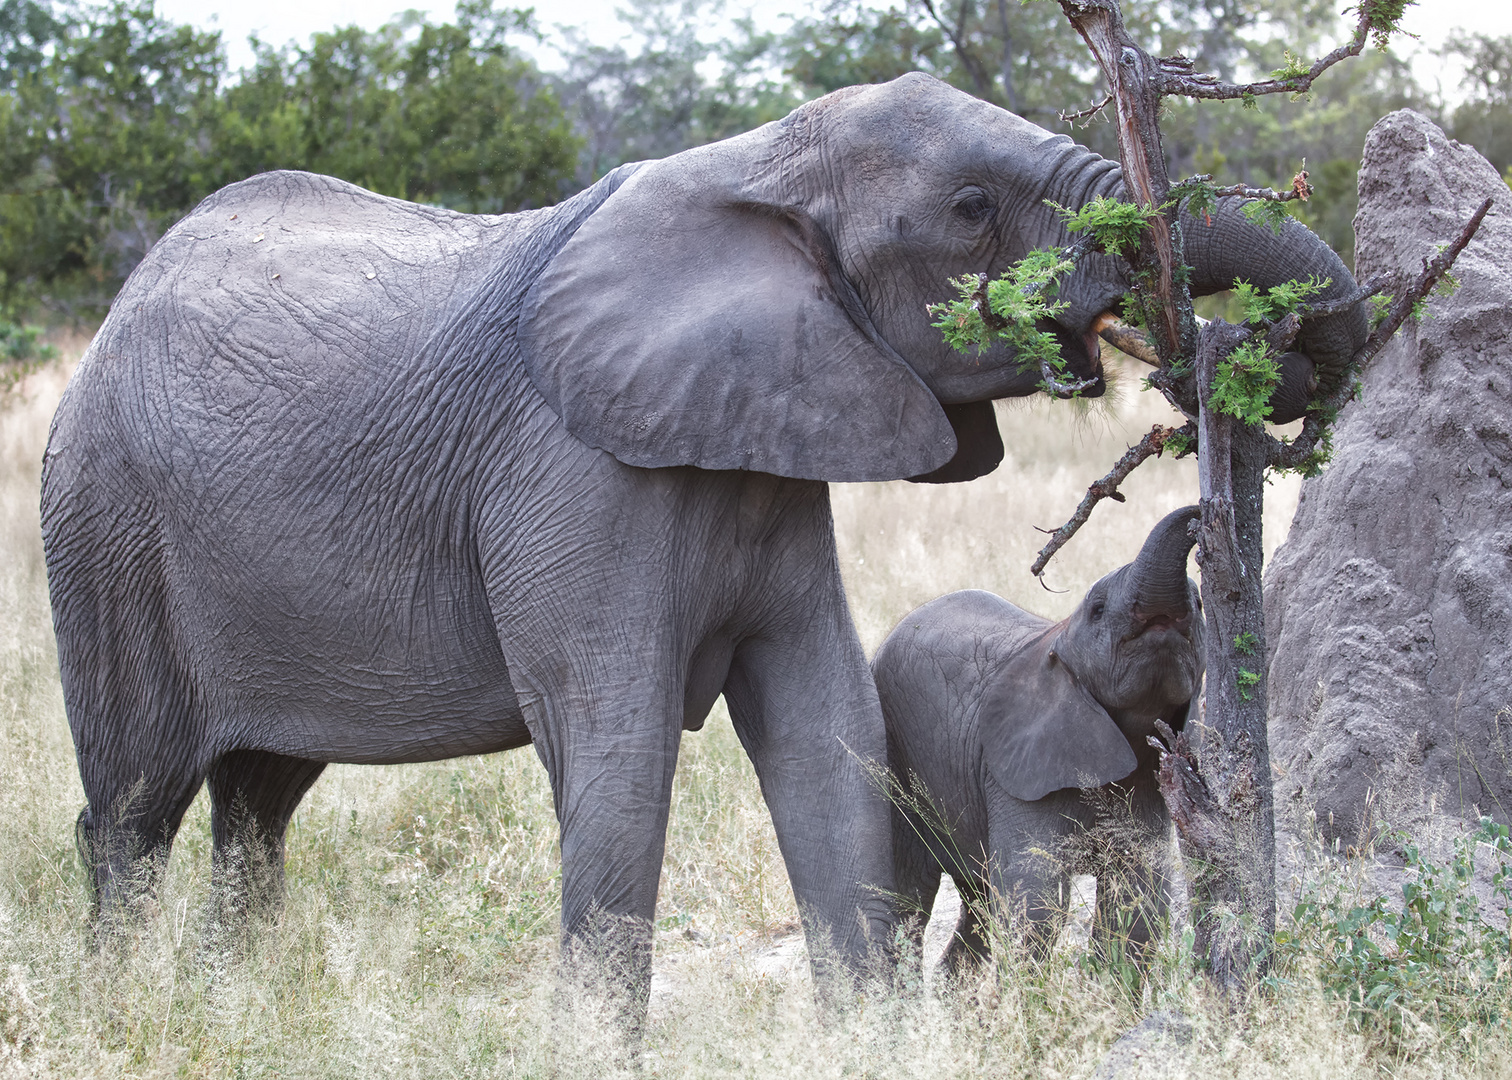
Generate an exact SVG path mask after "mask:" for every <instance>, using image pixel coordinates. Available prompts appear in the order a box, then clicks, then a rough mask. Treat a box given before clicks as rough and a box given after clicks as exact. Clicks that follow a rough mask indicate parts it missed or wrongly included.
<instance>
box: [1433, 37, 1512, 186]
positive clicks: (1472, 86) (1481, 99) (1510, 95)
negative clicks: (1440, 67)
mask: <svg viewBox="0 0 1512 1080" xmlns="http://www.w3.org/2000/svg"><path fill="white" fill-rule="evenodd" d="M1443 51H1444V53H1445V54H1446V55H1449V56H1459V57H1460V58H1462V59H1463V60H1464V62H1465V67H1466V72H1465V88H1467V89H1468V90H1469V92H1470V96H1469V100H1467V101H1466V102H1465V103H1464V104H1463V105H1461V106H1460V107H1459V108H1457V109H1455V110H1454V113H1453V115H1452V117H1451V122H1450V123H1449V124H1448V125H1446V126H1447V127H1448V128H1449V133H1450V134H1451V135H1453V136H1454V137H1455V138H1456V139H1458V140H1459V141H1460V142H1466V143H1469V144H1470V145H1471V146H1474V147H1475V148H1476V149H1477V150H1479V151H1480V152H1481V153H1482V154H1484V155H1485V156H1486V159H1487V160H1488V161H1490V162H1491V164H1492V165H1495V166H1496V169H1497V171H1498V172H1500V173H1501V174H1502V175H1503V176H1505V177H1507V180H1508V182H1509V183H1512V36H1509V37H1502V38H1491V37H1487V36H1486V35H1485V34H1465V33H1455V34H1453V35H1451V36H1450V38H1449V40H1448V41H1447V42H1446V43H1445V45H1444V50H1443Z"/></svg>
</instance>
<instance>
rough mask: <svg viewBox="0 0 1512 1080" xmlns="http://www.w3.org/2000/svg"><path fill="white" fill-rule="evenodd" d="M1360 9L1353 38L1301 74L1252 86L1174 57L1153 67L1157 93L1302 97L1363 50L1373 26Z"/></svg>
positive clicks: (1245, 96) (1206, 96)
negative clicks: (1205, 72) (1327, 73)
mask: <svg viewBox="0 0 1512 1080" xmlns="http://www.w3.org/2000/svg"><path fill="white" fill-rule="evenodd" d="M1360 6H1361V9H1362V10H1361V11H1360V19H1359V21H1358V22H1357V23H1356V24H1355V34H1354V37H1353V38H1351V39H1350V40H1349V41H1348V42H1347V43H1346V44H1343V45H1340V46H1339V47H1338V48H1337V49H1335V50H1334V51H1333V52H1331V53H1329V54H1328V55H1327V56H1325V57H1323V58H1322V59H1321V60H1319V61H1318V62H1317V63H1315V64H1313V66H1312V67H1310V68H1308V69H1307V73H1306V74H1304V75H1298V76H1297V77H1295V78H1291V79H1265V80H1263V81H1261V82H1253V83H1230V82H1223V81H1222V80H1221V79H1219V78H1218V77H1217V76H1216V75H1203V74H1194V73H1193V71H1192V62H1191V61H1190V60H1188V59H1187V58H1186V57H1184V56H1173V57H1167V58H1164V59H1162V60H1160V61H1159V62H1158V63H1157V65H1156V72H1157V78H1158V79H1159V82H1160V92H1161V93H1162V94H1180V95H1182V96H1184V97H1194V98H1209V99H1219V100H1223V99H1232V98H1252V97H1260V96H1262V95H1264V94H1288V93H1289V94H1305V93H1307V91H1309V90H1311V89H1312V84H1313V82H1314V80H1316V79H1317V78H1318V76H1319V75H1322V74H1323V73H1324V72H1325V71H1327V70H1328V69H1329V68H1331V67H1333V66H1334V65H1335V64H1337V63H1338V62H1339V61H1341V60H1343V59H1345V58H1347V57H1350V56H1359V55H1360V53H1361V51H1362V50H1363V49H1364V48H1365V42H1366V40H1367V38H1368V37H1369V36H1370V31H1371V29H1372V26H1371V21H1370V15H1369V13H1367V12H1366V11H1364V10H1363V9H1364V5H1363V4H1362V5H1360Z"/></svg>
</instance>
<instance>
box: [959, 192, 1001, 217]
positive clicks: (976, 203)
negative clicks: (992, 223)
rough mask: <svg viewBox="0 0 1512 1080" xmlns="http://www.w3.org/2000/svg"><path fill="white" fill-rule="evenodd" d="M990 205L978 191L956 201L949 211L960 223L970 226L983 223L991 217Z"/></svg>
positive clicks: (985, 197)
mask: <svg viewBox="0 0 1512 1080" xmlns="http://www.w3.org/2000/svg"><path fill="white" fill-rule="evenodd" d="M992 209H993V207H992V203H990V202H988V201H987V196H986V195H984V194H982V193H981V192H980V191H972V192H968V193H967V194H965V195H963V196H962V197H961V198H959V199H957V200H956V203H955V205H954V206H952V207H951V210H952V211H953V212H954V213H955V216H956V217H958V218H960V219H961V220H962V221H969V222H971V223H972V224H976V223H978V222H981V221H984V220H986V219H987V218H989V217H991V216H992Z"/></svg>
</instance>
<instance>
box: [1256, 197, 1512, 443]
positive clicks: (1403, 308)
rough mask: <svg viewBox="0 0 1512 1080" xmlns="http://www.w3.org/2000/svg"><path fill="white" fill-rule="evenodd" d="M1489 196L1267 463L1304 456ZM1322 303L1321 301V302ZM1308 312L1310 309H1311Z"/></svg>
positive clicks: (1443, 270) (1434, 280) (1438, 277)
mask: <svg viewBox="0 0 1512 1080" xmlns="http://www.w3.org/2000/svg"><path fill="white" fill-rule="evenodd" d="M1491 203H1492V200H1491V198H1490V197H1489V196H1488V197H1487V198H1486V200H1485V201H1484V202H1483V203H1481V204H1480V208H1479V209H1478V210H1476V211H1475V213H1474V214H1472V215H1471V217H1470V220H1469V221H1467V222H1465V227H1464V228H1463V229H1461V230H1460V234H1459V235H1458V236H1457V237H1455V238H1454V242H1453V243H1452V244H1450V245H1449V246H1448V247H1446V248H1445V249H1444V250H1443V251H1441V252H1439V253H1438V254H1437V255H1435V256H1434V257H1433V258H1431V259H1429V258H1424V259H1423V270H1422V272H1421V273H1420V274H1418V276H1417V280H1416V281H1414V282H1413V283H1412V286H1411V288H1409V289H1407V290H1406V291H1405V292H1404V293H1403V294H1402V295H1401V296H1398V297H1397V298H1396V300H1395V301H1393V302H1392V305H1391V309H1390V311H1388V312H1387V314H1386V318H1385V319H1383V320H1382V321H1381V324H1380V325H1379V326H1377V327H1376V328H1375V330H1374V332H1372V333H1371V335H1370V337H1369V338H1367V339H1366V341H1365V344H1364V345H1362V346H1360V349H1359V351H1358V352H1356V353H1355V354H1354V356H1353V357H1352V358H1351V359H1350V361H1349V364H1348V366H1347V367H1346V369H1345V371H1346V377H1345V378H1343V379H1341V380H1340V382H1339V385H1338V386H1337V387H1336V388H1335V389H1334V391H1333V393H1331V394H1329V395H1328V397H1326V398H1325V399H1324V400H1323V402H1322V403H1321V404H1320V405H1319V406H1317V407H1316V408H1314V409H1312V410H1311V411H1309V412H1308V414H1307V419H1306V420H1304V421H1303V423H1302V432H1301V434H1299V435H1298V436H1297V437H1296V439H1294V440H1293V441H1292V442H1290V443H1279V442H1278V443H1276V444H1275V445H1274V446H1272V447H1271V453H1270V455H1269V460H1268V464H1269V465H1270V466H1271V467H1272V468H1278V469H1295V468H1297V467H1298V466H1300V465H1301V464H1302V463H1303V462H1304V461H1306V460H1307V458H1308V456H1309V455H1310V454H1311V453H1312V452H1313V450H1314V449H1315V448H1316V447H1317V445H1318V440H1319V439H1320V438H1321V437H1322V434H1323V431H1324V429H1325V428H1326V427H1327V425H1328V422H1329V420H1330V419H1331V418H1332V417H1334V416H1336V415H1338V412H1339V410H1340V409H1342V408H1343V407H1344V406H1345V405H1346V404H1348V403H1349V400H1350V398H1352V397H1354V394H1355V378H1354V377H1355V376H1357V375H1359V374H1361V373H1362V372H1363V371H1364V370H1365V368H1366V367H1367V366H1368V365H1369V363H1370V362H1371V361H1372V360H1374V359H1375V357H1376V355H1377V354H1378V353H1379V352H1380V351H1381V350H1382V349H1383V348H1385V347H1386V343H1387V342H1388V341H1390V340H1391V338H1392V335H1394V334H1395V333H1396V332H1397V330H1398V329H1399V328H1400V327H1401V325H1402V323H1404V322H1406V321H1407V318H1408V316H1410V315H1411V314H1412V312H1413V309H1414V308H1416V307H1417V305H1418V304H1419V303H1420V302H1421V301H1422V299H1423V298H1424V297H1425V296H1427V295H1428V294H1429V293H1430V292H1432V291H1433V290H1434V288H1435V287H1436V286H1437V285H1438V283H1439V282H1440V281H1442V280H1443V278H1444V275H1446V274H1447V273H1449V271H1450V269H1451V268H1452V267H1453V266H1454V260H1455V259H1457V258H1459V254H1460V252H1462V251H1464V250H1465V247H1466V245H1468V244H1469V243H1470V241H1471V240H1472V239H1474V237H1475V234H1476V231H1477V230H1478V229H1480V226H1481V222H1482V221H1483V220H1485V217H1486V213H1487V212H1488V211H1489V210H1490V209H1491ZM1383 287H1384V286H1383V284H1381V283H1379V282H1371V284H1370V291H1369V292H1366V293H1364V294H1363V295H1365V296H1370V295H1374V294H1375V293H1378V292H1380V291H1381V289H1382V288H1383ZM1320 306H1324V305H1320ZM1310 314H1311V313H1310Z"/></svg>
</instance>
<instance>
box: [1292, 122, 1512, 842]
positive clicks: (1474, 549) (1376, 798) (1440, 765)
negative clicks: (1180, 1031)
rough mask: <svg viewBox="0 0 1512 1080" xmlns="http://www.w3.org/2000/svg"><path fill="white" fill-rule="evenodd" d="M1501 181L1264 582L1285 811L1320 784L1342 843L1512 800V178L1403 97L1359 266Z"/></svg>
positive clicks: (1387, 257) (1310, 486)
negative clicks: (1426, 812) (1428, 814)
mask: <svg viewBox="0 0 1512 1080" xmlns="http://www.w3.org/2000/svg"><path fill="white" fill-rule="evenodd" d="M1487 195H1490V196H1492V197H1493V198H1494V199H1495V200H1496V201H1495V203H1494V204H1493V206H1492V209H1491V212H1490V213H1489V214H1488V215H1487V216H1486V219H1485V222H1484V223H1483V224H1482V226H1481V230H1480V233H1479V234H1478V235H1477V237H1476V239H1475V240H1474V241H1473V242H1472V243H1471V244H1470V246H1469V247H1468V248H1467V249H1466V250H1465V251H1464V253H1463V254H1461V256H1460V258H1459V261H1458V263H1457V264H1456V267H1455V274H1456V276H1457V277H1458V278H1459V279H1460V281H1461V282H1462V283H1463V284H1462V285H1461V287H1460V289H1459V291H1458V292H1456V293H1455V294H1454V295H1453V296H1452V297H1449V298H1435V299H1434V300H1432V301H1431V303H1430V305H1429V312H1430V317H1429V318H1427V319H1425V320H1424V321H1422V322H1421V323H1418V324H1417V325H1414V324H1412V323H1410V322H1409V323H1408V324H1407V325H1406V326H1404V327H1403V329H1402V330H1401V331H1400V332H1399V333H1398V335H1397V337H1396V339H1395V340H1394V341H1393V342H1392V343H1391V345H1389V346H1388V347H1387V348H1386V350H1385V351H1384V352H1382V354H1381V355H1380V356H1379V357H1378V358H1377V359H1376V361H1375V363H1374V364H1373V365H1372V366H1371V367H1370V369H1369V370H1368V371H1367V372H1366V374H1365V376H1364V381H1363V390H1362V393H1361V396H1360V398H1359V400H1357V401H1355V402H1354V403H1353V404H1351V405H1350V406H1349V407H1348V408H1347V409H1346V410H1345V411H1344V414H1343V417H1342V419H1341V421H1340V423H1339V425H1338V430H1337V434H1336V436H1335V448H1336V453H1335V458H1334V463H1333V464H1332V465H1331V466H1330V467H1329V468H1328V469H1327V471H1325V472H1324V473H1323V475H1322V476H1320V477H1318V478H1316V479H1313V480H1309V481H1307V482H1306V483H1304V484H1303V486H1302V500H1301V504H1300V505H1299V506H1298V508H1297V515H1296V518H1295V519H1294V520H1293V523H1292V530H1291V534H1290V537H1289V538H1288V540H1287V541H1286V543H1285V545H1283V546H1282V547H1281V549H1280V550H1279V551H1278V552H1277V553H1276V556H1275V558H1274V560H1273V562H1272V564H1271V566H1270V568H1269V571H1268V573H1267V575H1266V579H1265V589H1266V607H1267V615H1266V637H1267V640H1268V643H1269V646H1270V649H1271V656H1270V710H1271V711H1270V730H1271V742H1272V755H1273V760H1274V761H1275V762H1276V764H1277V768H1278V776H1277V789H1276V797H1277V808H1278V811H1279V810H1281V809H1282V807H1283V804H1284V801H1285V800H1286V799H1287V798H1288V797H1290V798H1292V799H1295V800H1297V803H1296V804H1294V805H1306V803H1307V802H1308V801H1315V802H1316V805H1317V809H1318V819H1319V823H1320V825H1321V826H1322V827H1323V829H1324V832H1325V835H1330V836H1337V837H1341V838H1342V839H1343V840H1344V842H1345V843H1349V842H1352V841H1353V840H1354V839H1355V838H1356V837H1357V836H1358V835H1359V834H1360V831H1361V829H1362V827H1374V825H1375V824H1376V823H1377V822H1378V821H1379V820H1381V819H1386V820H1388V821H1390V822H1391V823H1393V824H1407V823H1408V821H1409V820H1410V819H1412V818H1414V817H1415V816H1416V815H1417V814H1418V813H1420V812H1421V810H1422V809H1423V808H1424V806H1425V802H1426V799H1428V798H1431V799H1433V800H1434V802H1435V803H1436V807H1435V809H1436V810H1437V811H1438V812H1439V813H1447V814H1451V815H1457V816H1461V817H1472V816H1474V815H1475V814H1476V813H1477V812H1487V813H1492V814H1494V815H1495V816H1496V817H1497V818H1499V819H1500V820H1502V821H1506V820H1507V819H1508V814H1507V811H1508V810H1512V753H1509V751H1512V192H1509V190H1508V187H1507V184H1506V182H1505V181H1503V180H1502V178H1501V177H1499V176H1498V175H1497V174H1496V171H1495V170H1494V169H1493V168H1492V167H1491V165H1490V164H1488V163H1487V161H1486V160H1485V159H1484V158H1483V157H1481V156H1480V155H1479V154H1478V153H1476V152H1475V151H1474V150H1473V149H1471V148H1470V147H1468V146H1462V145H1460V144H1459V143H1457V142H1454V141H1452V140H1451V139H1449V138H1448V137H1447V136H1445V134H1444V133H1443V132H1442V131H1441V130H1440V129H1439V128H1438V127H1437V126H1436V125H1434V124H1433V123H1432V122H1431V121H1429V120H1428V119H1426V118H1425V117H1423V116H1420V115H1419V114H1417V113H1414V112H1411V111H1409V110H1402V111H1399V112H1394V113H1392V114H1391V115H1389V116H1387V117H1386V118H1384V119H1383V120H1381V121H1380V122H1379V123H1377V124H1376V125H1375V127H1374V128H1372V129H1371V131H1370V135H1369V136H1368V137H1367V139H1366V141H1365V158H1364V163H1363V165H1362V167H1361V170H1360V209H1359V214H1358V216H1356V218H1355V234H1356V238H1357V250H1358V257H1357V266H1356V268H1355V276H1356V278H1357V279H1358V280H1360V281H1366V280H1369V279H1371V278H1374V277H1377V276H1380V275H1388V276H1390V277H1392V278H1394V279H1396V280H1397V281H1398V282H1402V283H1405V282H1406V281H1409V280H1411V277H1412V276H1414V275H1415V274H1416V273H1417V272H1418V271H1419V270H1420V269H1421V267H1422V260H1423V258H1424V256H1425V255H1432V254H1433V253H1434V252H1435V250H1436V248H1437V246H1438V245H1440V244H1443V243H1446V242H1448V241H1449V240H1451V239H1452V238H1453V237H1455V236H1456V235H1457V234H1458V233H1459V230H1460V229H1461V227H1462V226H1463V225H1464V223H1465V221H1466V219H1468V218H1469V216H1470V215H1471V213H1473V212H1474V210H1475V208H1476V207H1477V206H1478V205H1479V204H1480V202H1481V200H1483V199H1484V198H1485V197H1486V196H1487ZM1401 287H1402V286H1401V285H1398V289H1399V290H1400V288H1401Z"/></svg>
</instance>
